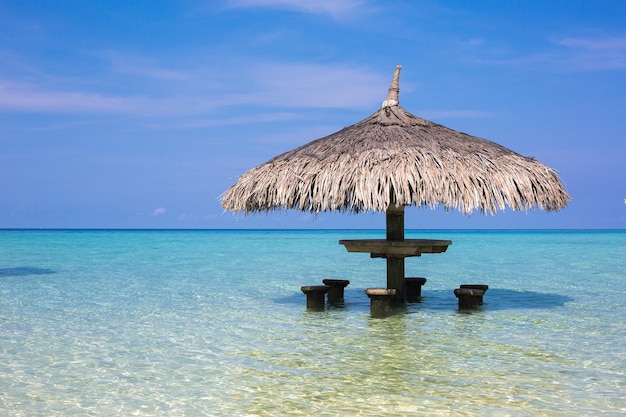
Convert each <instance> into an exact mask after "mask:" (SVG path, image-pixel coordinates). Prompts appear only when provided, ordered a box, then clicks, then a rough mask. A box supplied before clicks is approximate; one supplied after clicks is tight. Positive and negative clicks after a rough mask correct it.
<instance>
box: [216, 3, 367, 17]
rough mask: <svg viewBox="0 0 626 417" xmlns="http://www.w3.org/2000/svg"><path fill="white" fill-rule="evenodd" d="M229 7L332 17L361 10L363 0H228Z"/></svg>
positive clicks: (363, 4)
mask: <svg viewBox="0 0 626 417" xmlns="http://www.w3.org/2000/svg"><path fill="white" fill-rule="evenodd" d="M228 4H229V5H230V6H231V7H240V8H243V7H266V8H274V9H286V10H294V11H298V12H302V13H314V14H329V15H331V16H332V17H333V18H341V17H344V16H346V15H349V14H352V13H356V12H358V11H361V10H362V8H363V7H364V6H365V5H366V1H365V0H229V2H228Z"/></svg>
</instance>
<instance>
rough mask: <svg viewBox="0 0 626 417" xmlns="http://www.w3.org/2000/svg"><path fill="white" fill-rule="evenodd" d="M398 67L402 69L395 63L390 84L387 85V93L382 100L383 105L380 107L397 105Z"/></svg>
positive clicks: (398, 87) (398, 92) (398, 91)
mask: <svg viewBox="0 0 626 417" xmlns="http://www.w3.org/2000/svg"><path fill="white" fill-rule="evenodd" d="M400 69H402V65H396V70H395V71H394V73H393V79H392V80H391V85H390V86H389V92H388V93H387V98H386V99H385V101H383V105H382V106H381V108H383V109H384V108H385V107H391V106H397V105H398V104H400V103H399V102H398V95H399V94H400V84H399V83H398V80H399V79H400Z"/></svg>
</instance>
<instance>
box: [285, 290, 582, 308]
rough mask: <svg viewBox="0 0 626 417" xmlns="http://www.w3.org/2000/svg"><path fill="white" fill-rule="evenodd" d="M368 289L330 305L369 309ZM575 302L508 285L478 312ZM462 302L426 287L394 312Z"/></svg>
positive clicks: (298, 301)
mask: <svg viewBox="0 0 626 417" xmlns="http://www.w3.org/2000/svg"><path fill="white" fill-rule="evenodd" d="M364 291H365V289H364V288H352V289H348V288H346V289H345V292H344V298H345V301H344V302H343V303H339V304H336V305H328V304H327V307H326V308H330V309H339V308H345V309H357V310H362V309H364V310H367V309H369V299H368V297H367V295H365V294H364ZM273 301H274V302H275V303H278V304H294V305H299V306H305V305H306V296H305V295H304V294H303V293H302V292H294V293H293V294H290V295H287V296H285V297H281V298H276V299H274V300H273ZM571 301H574V299H573V298H572V297H569V296H566V295H562V294H553V293H541V292H536V291H518V290H510V289H506V288H490V289H489V290H487V292H486V293H485V296H484V304H483V305H482V306H480V307H479V308H478V309H477V311H498V310H514V309H552V308H559V307H563V306H564V305H565V304H566V303H568V302H571ZM457 308H458V302H457V299H456V297H455V296H454V293H453V291H452V290H449V291H448V290H431V291H428V290H425V289H424V290H422V297H421V299H419V300H418V301H415V302H408V303H407V304H406V306H402V307H395V308H393V310H395V312H394V313H393V314H404V313H411V312H414V311H415V310H438V311H442V310H447V311H450V310H457Z"/></svg>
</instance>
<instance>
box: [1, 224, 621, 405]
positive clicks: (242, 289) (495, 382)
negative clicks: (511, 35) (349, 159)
mask: <svg viewBox="0 0 626 417" xmlns="http://www.w3.org/2000/svg"><path fill="white" fill-rule="evenodd" d="M406 237H407V238H425V239H449V240H452V242H453V243H452V245H451V246H450V247H449V248H448V250H447V252H445V253H441V254H424V255H422V256H421V257H416V258H408V259H407V261H406V275H407V276H419V277H426V278H427V280H428V281H427V283H426V285H425V286H424V287H423V290H422V296H423V297H422V299H421V300H420V302H414V303H408V304H407V305H406V306H404V307H397V308H394V309H393V310H392V312H391V314H390V315H389V316H388V317H386V318H373V317H371V315H370V310H369V299H368V298H367V296H366V295H365V294H364V290H365V289H366V288H370V287H384V286H385V283H386V280H385V274H386V264H385V261H384V260H383V259H372V258H370V257H369V255H367V254H359V253H348V252H347V251H346V250H345V248H344V247H343V246H341V245H339V244H338V241H339V240H340V239H366V238H384V231H382V230H0V415H2V416H14V417H17V416H29V417H33V416H230V417H232V416H416V415H428V416H449V415H454V416H573V415H576V416H598V415H604V416H623V415H626V354H625V352H626V350H625V346H626V320H625V318H626V302H625V301H626V291H625V288H626V287H625V285H626V231H578V230H568V231H500V230H498V231H486V230H481V231H461V230H425V231H418V230H409V231H407V233H406ZM324 278H336V279H347V280H350V285H349V286H348V287H347V288H346V289H345V302H344V304H343V305H339V306H327V308H325V309H324V310H323V311H315V312H314V311H307V310H306V298H305V295H304V294H303V293H302V292H301V291H300V287H301V286H303V285H321V282H322V279H324ZM460 284H487V285H489V290H488V291H487V292H486V293H485V297H484V301H485V304H484V305H483V306H482V307H480V308H479V309H477V310H473V311H470V312H465V311H461V312H460V311H458V309H457V299H456V298H455V296H454V293H453V290H454V289H455V288H458V286H459V285H460Z"/></svg>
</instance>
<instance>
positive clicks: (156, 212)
mask: <svg viewBox="0 0 626 417" xmlns="http://www.w3.org/2000/svg"><path fill="white" fill-rule="evenodd" d="M166 212H167V210H166V209H165V207H159V208H158V209H155V210H154V212H153V213H152V215H153V216H162V215H164V214H165V213H166Z"/></svg>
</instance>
